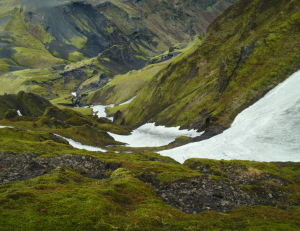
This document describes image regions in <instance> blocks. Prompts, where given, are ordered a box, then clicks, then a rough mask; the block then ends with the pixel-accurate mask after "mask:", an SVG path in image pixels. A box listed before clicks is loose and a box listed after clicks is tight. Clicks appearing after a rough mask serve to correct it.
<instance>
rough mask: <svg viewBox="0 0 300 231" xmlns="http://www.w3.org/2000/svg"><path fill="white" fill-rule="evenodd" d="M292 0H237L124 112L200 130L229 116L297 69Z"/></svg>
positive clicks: (133, 119)
mask: <svg viewBox="0 0 300 231" xmlns="http://www.w3.org/2000/svg"><path fill="white" fill-rule="evenodd" d="M299 7H300V5H299V2H298V1H290V0H286V1H269V0H265V1H250V0H249V1H248V0H243V1H238V2H237V3H236V4H234V5H232V6H230V7H229V8H227V9H226V10H225V11H224V12H223V13H222V14H221V15H219V16H218V17H217V18H216V19H215V20H214V21H213V23H212V24H211V25H210V26H209V27H208V30H207V34H206V36H205V38H204V39H203V40H202V41H201V42H200V43H199V44H198V45H197V48H196V49H191V50H189V51H188V52H185V53H183V54H181V55H179V56H178V57H176V58H175V60H173V61H172V62H171V63H170V64H169V65H168V66H166V67H164V68H163V69H162V70H161V71H160V72H159V73H158V74H156V75H155V77H154V78H152V79H151V80H150V81H149V83H148V84H147V85H146V86H145V87H144V88H143V89H142V90H141V92H140V93H139V94H138V95H137V97H136V99H135V100H134V101H133V102H132V103H131V104H130V105H129V106H128V108H127V109H126V110H125V112H124V114H123V118H124V119H125V121H126V124H127V125H129V126H139V125H141V124H143V123H146V122H156V123H157V124H159V125H161V124H163V125H168V126H178V125H180V126H182V127H183V128H196V129H199V130H205V129H207V128H208V127H209V126H212V127H220V130H222V129H224V128H227V127H229V126H230V124H231V122H232V121H233V119H234V118H235V116H236V115H237V114H238V113H239V112H241V111H242V110H243V109H245V108H246V107H248V106H249V105H251V104H253V103H254V102H256V101H257V100H258V99H259V98H261V97H262V96H263V95H264V94H266V93H267V92H268V91H269V90H270V89H272V88H274V87H275V86H276V85H277V84H279V83H280V82H282V81H283V80H285V79H286V78H287V77H288V76H289V75H291V74H292V73H294V72H295V71H297V70H298V69H299V49H298V47H299V41H300V40H299V39H300V37H299V30H298V29H299Z"/></svg>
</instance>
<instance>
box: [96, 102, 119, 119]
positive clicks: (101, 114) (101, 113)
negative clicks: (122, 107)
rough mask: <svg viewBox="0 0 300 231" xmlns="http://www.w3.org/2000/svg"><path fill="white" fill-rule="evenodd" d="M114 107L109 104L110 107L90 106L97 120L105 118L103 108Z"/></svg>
mask: <svg viewBox="0 0 300 231" xmlns="http://www.w3.org/2000/svg"><path fill="white" fill-rule="evenodd" d="M113 106H115V105H113V104H111V105H106V106H103V105H97V106H91V108H92V109H93V112H94V115H97V116H98V117H99V118H100V117H106V112H105V108H107V107H113Z"/></svg>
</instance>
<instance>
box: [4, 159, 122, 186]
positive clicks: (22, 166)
mask: <svg viewBox="0 0 300 231" xmlns="http://www.w3.org/2000/svg"><path fill="white" fill-rule="evenodd" d="M121 165H122V164H121V163H109V162H108V163H105V162H104V161H99V160H98V159H97V158H94V157H90V156H80V155H71V154H65V155H61V156H55V157H48V158H38V155H35V154H31V153H27V154H23V155H22V154H9V153H0V169H1V172H0V184H4V183H9V182H13V181H16V180H29V179H32V178H35V177H37V176H41V175H44V174H46V173H52V172H53V171H55V170H56V169H69V168H72V169H74V170H76V171H77V172H79V173H80V174H81V175H83V176H85V177H89V178H94V179H105V178H109V176H107V175H106V174H105V172H107V171H114V170H116V169H117V168H119V167H120V166H121Z"/></svg>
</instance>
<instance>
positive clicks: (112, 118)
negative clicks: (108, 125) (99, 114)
mask: <svg viewBox="0 0 300 231" xmlns="http://www.w3.org/2000/svg"><path fill="white" fill-rule="evenodd" d="M106 118H107V119H109V120H110V121H114V117H106Z"/></svg>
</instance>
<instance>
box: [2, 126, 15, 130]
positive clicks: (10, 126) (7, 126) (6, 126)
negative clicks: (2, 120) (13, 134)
mask: <svg viewBox="0 0 300 231" xmlns="http://www.w3.org/2000/svg"><path fill="white" fill-rule="evenodd" d="M1 128H13V127H11V126H0V129H1Z"/></svg>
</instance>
